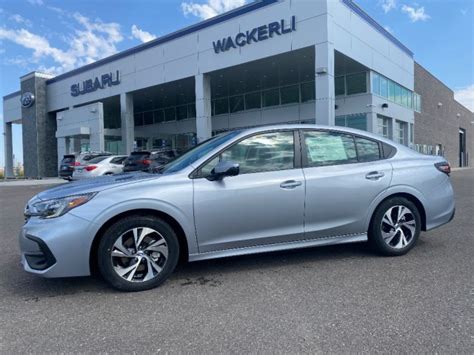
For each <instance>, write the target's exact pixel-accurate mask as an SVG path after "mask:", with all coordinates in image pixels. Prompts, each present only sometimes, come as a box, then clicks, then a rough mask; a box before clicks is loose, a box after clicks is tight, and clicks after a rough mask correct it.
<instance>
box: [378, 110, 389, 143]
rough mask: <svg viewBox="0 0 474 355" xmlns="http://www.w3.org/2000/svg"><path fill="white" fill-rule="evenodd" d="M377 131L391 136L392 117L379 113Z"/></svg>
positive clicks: (382, 134) (385, 135) (386, 136)
mask: <svg viewBox="0 0 474 355" xmlns="http://www.w3.org/2000/svg"><path fill="white" fill-rule="evenodd" d="M377 133H378V134H380V135H381V136H382V137H385V138H390V118H388V117H384V116H380V115H377Z"/></svg>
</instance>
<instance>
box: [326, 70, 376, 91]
mask: <svg viewBox="0 0 474 355" xmlns="http://www.w3.org/2000/svg"><path fill="white" fill-rule="evenodd" d="M367 74H368V72H361V73H356V74H347V75H343V76H338V77H336V78H335V79H334V90H335V95H336V96H345V95H355V94H365V93H367Z"/></svg>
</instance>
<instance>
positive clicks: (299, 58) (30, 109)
mask: <svg viewBox="0 0 474 355" xmlns="http://www.w3.org/2000/svg"><path fill="white" fill-rule="evenodd" d="M417 68H421V67H420V66H417V64H416V63H415V61H414V58H413V53H412V52H411V51H410V50H409V49H408V48H406V47H405V46H404V45H403V44H402V43H400V41H398V40H397V39H396V38H395V37H394V36H393V35H391V34H390V33H389V32H387V31H386V30H385V29H384V28H383V27H382V26H381V25H380V24H378V23H377V22H376V21H375V20H373V19H372V18H371V17H369V16H368V15H367V14H366V13H365V12H364V11H363V10H362V9H361V8H360V7H359V6H358V5H356V4H355V3H354V2H353V1H352V0H337V1H334V0H321V1H298V0H260V1H255V2H252V3H250V4H248V5H246V6H243V7H240V8H238V9H235V10H233V11H230V12H227V13H225V14H222V15H220V16H216V17H214V18H211V19H209V20H207V21H203V22H200V23H198V24H196V25H193V26H190V27H187V28H184V29H182V30H179V31H177V32H174V33H171V34H169V35H166V36H163V37H161V38H157V39H155V40H152V41H150V42H147V43H145V44H142V45H140V46H137V47H134V48H131V49H129V50H126V51H123V52H120V53H117V54H115V55H113V56H111V57H108V58H105V59H102V60H99V61H97V62H94V63H92V64H89V65H86V66H83V67H81V68H78V69H75V70H72V71H70V72H67V73H64V74H61V75H58V76H52V75H48V74H45V73H40V72H32V73H30V74H27V75H25V76H23V77H21V78H20V91H18V92H14V93H12V94H9V95H7V96H5V97H4V98H3V113H4V114H3V119H4V123H3V124H4V132H5V165H6V176H12V174H13V153H12V145H13V142H12V124H22V132H23V162H24V169H25V175H26V176H27V177H48V176H57V170H58V162H59V161H60V160H61V158H62V156H63V155H64V154H67V153H72V152H79V151H81V150H83V151H85V150H91V151H103V150H106V151H111V152H114V153H123V154H128V153H130V152H131V151H133V150H142V149H155V148H160V147H163V146H172V147H174V148H176V149H178V150H183V149H187V148H189V147H191V146H193V145H195V144H196V143H197V142H200V141H202V140H205V139H207V138H209V137H211V136H212V135H213V134H216V133H219V132H223V131H227V130H232V129H237V128H243V127H252V126H259V125H267V124H278V123H317V124H324V125H332V126H334V125H340V126H349V127H353V128H358V129H363V130H366V131H370V132H375V133H378V134H380V135H383V136H385V137H388V138H390V139H393V140H394V141H396V142H398V143H401V144H405V145H408V146H412V147H414V148H417V147H418V148H419V150H427V152H426V153H433V151H434V152H435V154H437V153H440V152H442V151H443V149H447V148H448V147H447V146H448V145H450V144H452V145H453V146H454V145H456V144H460V140H461V138H460V132H461V130H463V132H464V133H463V134H464V139H465V147H464V155H463V160H462V163H463V164H464V165H467V164H468V163H469V159H468V156H469V153H472V149H473V147H472V133H473V132H472V125H471V122H472V121H474V119H473V115H472V112H470V111H468V110H467V109H464V108H462V109H461V108H458V107H457V106H456V105H454V104H453V105H451V104H449V105H448V104H445V105H446V106H445V109H446V110H447V109H448V106H449V107H451V106H452V107H451V108H450V109H451V110H455V111H456V110H458V109H459V111H460V112H459V114H460V115H462V118H460V116H457V113H454V117H449V118H446V119H448V120H451V119H453V120H456V119H457V120H458V121H459V122H461V123H462V125H463V127H461V126H460V124H461V123H460V124H457V123H456V122H458V121H453V122H455V123H453V124H454V126H453V125H451V126H452V127H455V128H454V129H455V132H456V133H455V139H454V141H453V142H451V140H452V139H451V138H449V139H448V140H446V141H443V146H442V147H441V148H439V147H438V148H439V150H438V148H433V147H436V146H437V144H438V143H436V142H437V138H436V137H433V139H432V140H429V137H424V135H423V132H424V129H425V128H424V127H425V126H429V124H430V122H429V117H428V116H426V115H424V114H423V109H424V102H423V100H424V98H423V92H420V91H418V87H419V88H420V90H423V89H426V90H428V91H430V90H433V87H432V86H430V84H429V83H425V84H423V85H419V86H417V83H416V78H417V75H416V69H417ZM421 69H422V68H421ZM436 83H437V82H436ZM436 83H434V84H432V85H436ZM437 85H442V84H441V83H438V84H437ZM451 93H452V92H451ZM439 94H440V95H441V96H442V97H440V98H438V97H436V98H431V97H430V103H431V101H432V100H435V101H438V102H436V103H435V104H436V105H438V103H439V102H441V103H442V102H443V101H445V102H447V101H448V100H452V101H454V99H453V98H452V97H447V98H446V97H444V96H443V92H440V93H439ZM447 95H448V96H449V95H450V94H449V92H448V93H447ZM450 102H451V101H450ZM459 106H461V105H459ZM437 107H438V108H439V106H437ZM440 112H441V111H439V112H438V113H439V114H440V115H441V113H440ZM443 112H444V111H443ZM417 117H420V122H421V124H420V125H419V126H418V124H417ZM441 117H442V116H441ZM441 121H442V118H441ZM451 126H450V129H452V127H451ZM438 128H439V127H438ZM431 131H433V132H432V133H430V134H434V135H436V134H438V133H439V132H438V131H435V130H430V132H431ZM457 134H459V135H457ZM417 135H420V137H424V138H427V139H428V140H427V141H426V142H424V143H421V144H417V142H416V141H415V140H416V137H417ZM450 137H451V136H450ZM428 147H431V148H428ZM449 149H451V147H450V148H449ZM428 150H429V152H428ZM453 154H454V153H453ZM454 155H455V154H454ZM454 155H453V156H454ZM451 163H452V164H453V165H454V166H457V165H460V164H461V161H460V160H458V161H452V162H451ZM461 165H462V164H461Z"/></svg>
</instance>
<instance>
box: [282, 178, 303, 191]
mask: <svg viewBox="0 0 474 355" xmlns="http://www.w3.org/2000/svg"><path fill="white" fill-rule="evenodd" d="M302 184H303V183H302V182H301V181H296V180H287V181H284V182H282V183H281V184H280V187H281V188H282V189H294V188H296V187H298V186H301V185H302Z"/></svg>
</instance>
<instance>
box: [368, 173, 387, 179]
mask: <svg viewBox="0 0 474 355" xmlns="http://www.w3.org/2000/svg"><path fill="white" fill-rule="evenodd" d="M384 176H385V174H384V173H383V172H381V171H371V172H370V173H368V174H367V175H365V178H366V179H367V180H378V179H380V178H383V177H384Z"/></svg>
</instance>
